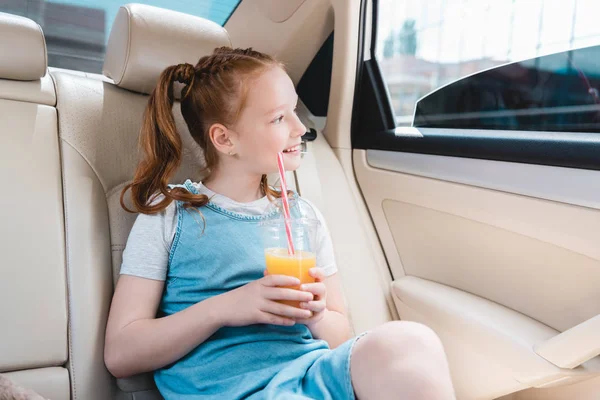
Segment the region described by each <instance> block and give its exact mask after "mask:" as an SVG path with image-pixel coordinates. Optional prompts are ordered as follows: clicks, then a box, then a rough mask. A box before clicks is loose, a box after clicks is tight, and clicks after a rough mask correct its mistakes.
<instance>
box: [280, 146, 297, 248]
mask: <svg viewBox="0 0 600 400" xmlns="http://www.w3.org/2000/svg"><path fill="white" fill-rule="evenodd" d="M277 166H278V167H279V179H280V181H281V201H282V202H283V219H284V221H285V233H286V234H287V242H288V253H289V255H290V256H293V255H294V254H295V253H296V252H295V251H294V242H293V240H292V221H291V217H290V203H289V201H288V197H287V185H286V183H285V167H284V166H283V153H282V152H279V153H277Z"/></svg>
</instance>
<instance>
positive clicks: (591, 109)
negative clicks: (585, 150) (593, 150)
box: [414, 46, 600, 132]
mask: <svg viewBox="0 0 600 400" xmlns="http://www.w3.org/2000/svg"><path fill="white" fill-rule="evenodd" d="M598 88H600V46H593V47H588V48H583V49H578V50H572V51H567V52H564V53H558V54H553V55H548V56H543V57H537V58H534V59H531V60H527V61H523V62H517V63H512V64H508V65H504V66H501V67H496V68H494V69H492V70H489V71H485V72H480V73H478V74H475V75H472V76H470V77H467V78H463V79H461V80H459V81H457V82H454V83H451V84H449V85H447V86H445V87H443V88H441V89H438V90H437V91H435V92H433V93H431V94H429V95H427V96H425V97H424V98H423V99H421V100H419V101H418V102H417V107H416V111H415V118H414V126H421V127H437V128H479V129H509V130H536V131H537V130H544V131H570V132H600V98H599V91H598Z"/></svg>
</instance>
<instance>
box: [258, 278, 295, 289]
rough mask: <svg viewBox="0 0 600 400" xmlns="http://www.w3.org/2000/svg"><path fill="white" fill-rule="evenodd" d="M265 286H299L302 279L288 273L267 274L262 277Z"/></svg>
mask: <svg viewBox="0 0 600 400" xmlns="http://www.w3.org/2000/svg"><path fill="white" fill-rule="evenodd" d="M260 281H261V283H262V285H263V286H270V287H275V286H298V285H299V284H300V279H298V278H296V277H293V276H287V275H266V276H265V277H264V278H262V279H260Z"/></svg>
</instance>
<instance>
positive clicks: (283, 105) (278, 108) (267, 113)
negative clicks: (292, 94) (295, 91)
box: [265, 96, 300, 115]
mask: <svg viewBox="0 0 600 400" xmlns="http://www.w3.org/2000/svg"><path fill="white" fill-rule="evenodd" d="M298 100H300V97H299V96H296V104H295V106H296V105H298ZM285 107H287V104H282V105H280V106H277V107H275V108H274V109H272V110H271V111H267V112H266V113H265V115H271V114H274V113H275V112H276V111H279V110H281V109H282V108H285Z"/></svg>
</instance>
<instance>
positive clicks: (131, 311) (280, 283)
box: [104, 275, 313, 378]
mask: <svg viewBox="0 0 600 400" xmlns="http://www.w3.org/2000/svg"><path fill="white" fill-rule="evenodd" d="M298 284H300V280H298V279H297V278H294V277H291V276H284V275H270V276H266V277H264V278H262V279H258V280H256V281H252V282H250V283H248V284H246V285H244V286H241V287H239V288H237V289H234V290H230V291H228V292H225V293H223V294H220V295H218V296H214V297H211V298H208V299H206V300H204V301H201V302H199V303H196V304H194V305H193V306H191V307H188V308H186V309H185V310H183V311H180V312H178V313H175V314H173V315H169V316H168V317H162V318H156V317H155V316H156V311H157V309H158V306H159V303H160V299H161V296H162V291H163V286H164V282H162V281H156V280H152V279H146V278H140V277H136V276H130V275H121V277H120V278H119V282H118V283H117V288H116V289H115V295H114V297H113V302H112V305H111V309H110V315H109V317H108V325H107V327H106V339H105V347H104V362H105V363H106V367H107V368H108V370H109V371H110V372H111V373H112V374H113V375H114V376H115V377H117V378H123V377H127V376H131V375H135V374H139V373H142V372H147V371H152V370H155V369H158V368H161V367H164V366H165V365H167V364H170V363H172V362H175V361H177V360H179V359H180V358H181V357H183V356H185V355H186V354H187V353H189V352H190V351H191V350H193V349H194V348H195V347H196V346H198V345H199V344H201V343H202V342H204V341H205V340H206V339H208V338H209V337H210V336H211V335H212V334H213V333H215V332H216V331H217V330H218V329H219V328H221V327H223V326H246V325H252V324H275V325H287V326H289V325H293V324H294V320H295V319H299V318H307V317H309V316H310V312H309V311H308V310H302V309H299V308H297V307H292V306H289V305H285V304H280V303H278V302H277V300H292V301H309V300H310V299H312V298H313V296H312V294H310V293H305V292H301V291H299V290H294V289H287V288H285V287H286V286H295V285H298Z"/></svg>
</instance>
